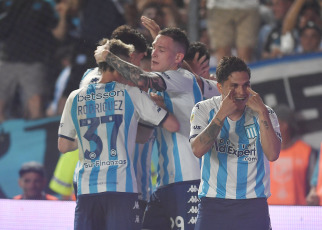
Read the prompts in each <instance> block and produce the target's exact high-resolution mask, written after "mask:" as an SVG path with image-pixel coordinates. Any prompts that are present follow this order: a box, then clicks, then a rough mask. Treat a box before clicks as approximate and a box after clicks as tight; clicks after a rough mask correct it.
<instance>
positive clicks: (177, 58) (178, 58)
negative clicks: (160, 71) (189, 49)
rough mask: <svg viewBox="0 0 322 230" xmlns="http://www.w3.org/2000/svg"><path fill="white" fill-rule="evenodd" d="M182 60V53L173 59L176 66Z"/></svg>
mask: <svg viewBox="0 0 322 230" xmlns="http://www.w3.org/2000/svg"><path fill="white" fill-rule="evenodd" d="M183 58H184V54H183V53H177V54H176V58H175V61H176V63H177V64H179V63H181V62H182V60H183Z"/></svg>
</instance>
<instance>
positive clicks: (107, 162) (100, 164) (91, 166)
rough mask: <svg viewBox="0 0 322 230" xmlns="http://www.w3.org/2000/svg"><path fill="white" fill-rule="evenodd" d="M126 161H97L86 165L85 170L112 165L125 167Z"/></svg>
mask: <svg viewBox="0 0 322 230" xmlns="http://www.w3.org/2000/svg"><path fill="white" fill-rule="evenodd" d="M126 162H127V161H126V160H110V161H101V160H96V161H94V162H90V163H87V162H85V163H84V168H93V167H101V166H111V165H124V164H126Z"/></svg>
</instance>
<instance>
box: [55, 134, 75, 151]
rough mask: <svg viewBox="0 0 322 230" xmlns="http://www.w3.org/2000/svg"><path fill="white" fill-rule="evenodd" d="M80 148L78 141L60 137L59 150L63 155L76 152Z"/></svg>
mask: <svg viewBox="0 0 322 230" xmlns="http://www.w3.org/2000/svg"><path fill="white" fill-rule="evenodd" d="M77 148H78V142H77V140H74V141H70V140H67V139H65V138H62V137H58V150H59V151H60V152H61V153H67V152H71V151H74V150H76V149H77Z"/></svg>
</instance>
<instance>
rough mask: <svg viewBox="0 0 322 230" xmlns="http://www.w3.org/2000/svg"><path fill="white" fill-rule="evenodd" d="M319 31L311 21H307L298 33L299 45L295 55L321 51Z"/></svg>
mask: <svg viewBox="0 0 322 230" xmlns="http://www.w3.org/2000/svg"><path fill="white" fill-rule="evenodd" d="M321 38H322V33H321V29H320V28H319V27H318V26H317V25H316V24H315V23H314V22H312V21H309V22H308V23H307V24H306V26H304V27H303V28H302V29H301V31H300V44H299V46H298V47H297V49H296V52H297V53H314V52H319V51H321V50H322V49H321V48H322V47H321Z"/></svg>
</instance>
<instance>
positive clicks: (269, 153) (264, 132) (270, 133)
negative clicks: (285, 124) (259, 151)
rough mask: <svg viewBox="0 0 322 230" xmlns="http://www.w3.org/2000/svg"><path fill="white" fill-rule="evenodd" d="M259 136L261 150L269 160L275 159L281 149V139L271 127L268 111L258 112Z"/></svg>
mask: <svg viewBox="0 0 322 230" xmlns="http://www.w3.org/2000/svg"><path fill="white" fill-rule="evenodd" d="M259 126H260V138H261V144H262V148H263V151H264V153H265V155H266V158H267V159H268V160H269V161H275V160H277V159H278V157H279V153H280V151H281V141H280V139H279V138H278V137H277V135H276V133H275V130H274V129H273V126H272V122H271V120H270V118H269V114H268V111H267V110H265V111H263V112H262V113H260V114H259Z"/></svg>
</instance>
